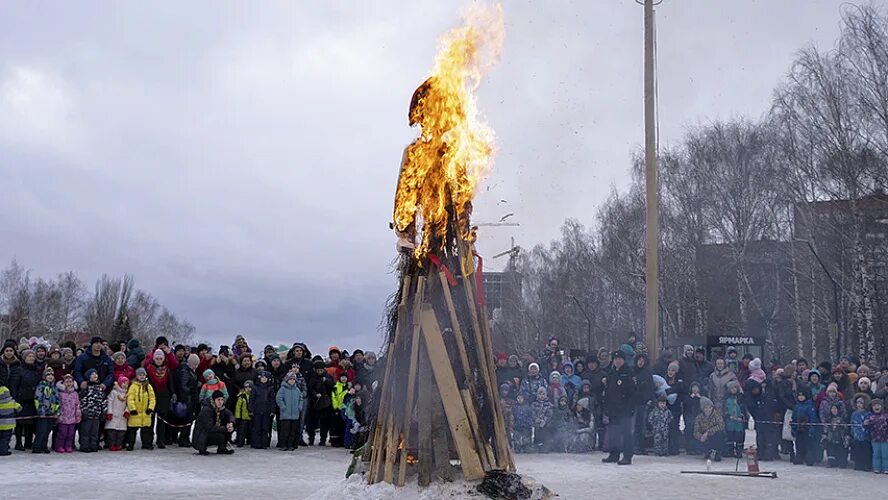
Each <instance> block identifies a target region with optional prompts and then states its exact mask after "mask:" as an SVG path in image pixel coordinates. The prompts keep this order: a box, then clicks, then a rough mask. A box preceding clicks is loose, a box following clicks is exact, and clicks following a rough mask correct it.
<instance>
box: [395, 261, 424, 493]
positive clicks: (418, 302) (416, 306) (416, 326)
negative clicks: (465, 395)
mask: <svg viewBox="0 0 888 500" xmlns="http://www.w3.org/2000/svg"><path fill="white" fill-rule="evenodd" d="M425 285H426V278H425V276H420V277H419V279H417V280H416V298H415V299H414V300H415V301H414V303H413V336H412V338H411V339H410V367H409V369H408V371H407V403H406V404H405V405H404V418H403V420H402V421H401V425H402V427H401V434H402V438H401V439H402V444H403V446H402V447H401V457H400V460H401V463H400V465H399V467H398V486H404V484H405V483H406V482H407V448H408V447H409V446H408V445H409V438H410V423H411V421H412V420H413V403H414V397H415V396H416V365H417V363H418V362H419V332H420V331H421V330H422V321H421V316H422V311H423V300H425Z"/></svg>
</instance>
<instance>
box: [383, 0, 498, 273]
mask: <svg viewBox="0 0 888 500" xmlns="http://www.w3.org/2000/svg"><path fill="white" fill-rule="evenodd" d="M463 17H464V24H463V25H462V26H459V27H457V28H454V29H452V30H451V31H449V32H448V33H447V34H445V35H444V36H443V37H442V39H441V40H440V49H439V51H438V54H437V56H436V59H435V66H434V68H433V69H432V73H431V76H429V77H428V79H426V81H425V82H423V84H422V85H420V86H419V88H418V89H416V91H415V92H414V94H413V98H412V100H411V103H410V112H409V115H408V117H409V121H410V125H411V126H413V125H418V126H419V129H420V131H419V137H417V138H416V140H414V141H413V143H411V144H410V145H409V146H407V149H406V150H405V151H404V158H403V161H402V165H401V173H400V175H399V178H398V188H397V191H396V193H395V211H394V219H393V220H394V227H395V230H396V231H397V232H398V233H399V236H401V238H402V240H406V241H410V242H413V243H414V244H415V242H416V238H417V236H419V238H420V241H419V245H418V246H417V247H416V250H415V255H416V257H417V258H420V259H421V258H422V257H424V256H425V255H427V254H428V253H429V252H436V253H441V252H442V251H443V250H444V249H445V248H446V247H447V246H448V245H449V244H450V243H451V241H452V240H453V239H454V238H455V237H456V236H459V237H461V238H463V239H470V238H471V237H472V234H471V232H470V231H471V230H470V227H469V223H468V219H469V216H470V215H471V210H472V199H473V198H474V196H475V189H476V188H477V187H478V183H479V182H480V181H481V179H482V177H483V176H484V174H485V173H486V172H487V171H488V170H489V169H490V166H491V165H492V163H493V151H494V143H493V130H492V129H491V128H490V127H489V126H488V125H487V124H486V123H485V122H483V121H482V120H481V119H480V118H479V117H478V109H477V106H476V104H475V91H476V90H477V89H478V86H479V85H480V84H481V79H482V77H483V76H484V74H485V73H486V70H487V69H489V67H490V66H492V65H493V63H495V62H496V60H497V59H498V57H499V53H500V50H501V49H502V42H503V33H504V26H503V12H502V7H501V6H500V5H496V6H494V7H487V8H483V7H481V8H475V9H473V10H471V11H468V12H467V13H466V14H465V15H464V16H463ZM457 232H458V234H457Z"/></svg>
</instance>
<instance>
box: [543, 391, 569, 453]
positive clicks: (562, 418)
mask: <svg viewBox="0 0 888 500" xmlns="http://www.w3.org/2000/svg"><path fill="white" fill-rule="evenodd" d="M549 427H550V431H549V435H550V436H551V439H550V442H549V451H551V452H554V453H564V452H566V451H567V445H568V443H570V441H571V440H572V439H573V437H574V434H575V430H576V426H575V424H574V415H573V411H572V410H571V408H570V405H569V403H568V399H567V396H561V398H559V399H558V406H555V407H554V408H553V409H552V421H551V422H550V423H549Z"/></svg>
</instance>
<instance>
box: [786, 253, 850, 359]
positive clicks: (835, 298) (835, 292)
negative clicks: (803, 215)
mask: <svg viewBox="0 0 888 500" xmlns="http://www.w3.org/2000/svg"><path fill="white" fill-rule="evenodd" d="M795 241H798V242H801V243H805V244H806V245H808V248H809V249H810V250H811V253H812V254H813V255H814V258H815V259H817V263H818V264H820V268H821V269H823V272H824V273H826V277H827V278H829V281H830V282H832V288H833V324H832V326H831V329H832V330H834V331H835V334H836V356H839V357H841V356H842V330H841V328H840V327H839V325H840V324H841V323H840V322H839V282H837V281H836V279H835V278H833V275H832V273H831V272H829V269H828V268H827V267H826V264H824V263H823V259H821V258H820V254H819V253H817V249H816V248H814V245H812V244H811V241H810V240H806V239H802V238H795ZM811 293H812V294H813V293H814V291H813V290H812V291H811ZM812 328H813V325H812Z"/></svg>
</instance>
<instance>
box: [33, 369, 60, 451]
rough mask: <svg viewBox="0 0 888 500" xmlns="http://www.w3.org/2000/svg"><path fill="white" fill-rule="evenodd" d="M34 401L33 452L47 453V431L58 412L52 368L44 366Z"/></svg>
mask: <svg viewBox="0 0 888 500" xmlns="http://www.w3.org/2000/svg"><path fill="white" fill-rule="evenodd" d="M34 403H35V404H36V405H37V415H36V416H37V425H36V427H37V429H36V433H35V437H34V447H33V452H34V453H49V431H51V430H52V427H53V425H54V424H55V420H56V416H57V415H58V414H59V396H58V390H57V389H56V384H55V372H54V371H53V369H52V368H49V367H47V368H44V370H43V381H42V382H40V383H39V384H38V385H37V390H36V393H35V395H34Z"/></svg>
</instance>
